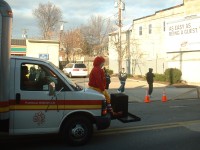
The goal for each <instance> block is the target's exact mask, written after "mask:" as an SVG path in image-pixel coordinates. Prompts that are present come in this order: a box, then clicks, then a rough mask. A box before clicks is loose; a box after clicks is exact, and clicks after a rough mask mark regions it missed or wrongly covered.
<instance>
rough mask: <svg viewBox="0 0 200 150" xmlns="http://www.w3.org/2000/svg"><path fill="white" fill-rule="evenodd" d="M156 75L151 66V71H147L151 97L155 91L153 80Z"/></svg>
mask: <svg viewBox="0 0 200 150" xmlns="http://www.w3.org/2000/svg"><path fill="white" fill-rule="evenodd" d="M154 77H155V75H154V74H153V69H152V68H149V72H147V73H146V80H147V83H148V85H149V90H148V94H149V96H150V97H151V94H152V92H153V82H154V79H153V78H154Z"/></svg>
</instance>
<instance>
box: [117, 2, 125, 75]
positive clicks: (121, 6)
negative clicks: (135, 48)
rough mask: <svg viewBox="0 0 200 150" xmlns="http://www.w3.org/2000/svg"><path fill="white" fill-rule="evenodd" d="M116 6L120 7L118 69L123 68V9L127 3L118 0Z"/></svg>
mask: <svg viewBox="0 0 200 150" xmlns="http://www.w3.org/2000/svg"><path fill="white" fill-rule="evenodd" d="M115 6H116V7H117V8H118V27H119V33H118V45H117V52H118V71H120V70H121V68H122V59H123V55H122V42H121V32H122V10H124V9H125V3H124V2H123V0H116V1H115Z"/></svg>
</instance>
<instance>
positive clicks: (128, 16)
mask: <svg viewBox="0 0 200 150" xmlns="http://www.w3.org/2000/svg"><path fill="white" fill-rule="evenodd" d="M5 1H6V2H8V3H9V4H10V6H11V8H12V11H13V32H12V38H22V32H23V30H24V29H27V31H28V37H38V36H39V34H40V32H39V29H38V26H37V21H36V18H35V17H34V16H33V15H32V11H33V9H35V8H38V5H39V3H42V4H46V3H47V2H51V3H53V4H55V5H56V6H57V7H59V8H60V9H61V11H62V14H63V20H64V21H67V23H65V26H64V27H65V30H67V29H72V28H75V27H78V26H80V25H82V24H87V22H88V20H89V18H90V17H91V16H95V15H100V16H102V17H103V18H110V19H111V20H116V21H117V19H118V18H117V17H118V16H117V13H118V9H117V8H115V7H114V2H115V0H5ZM123 1H124V3H125V10H124V11H123V22H122V23H123V25H128V24H131V23H132V20H133V19H137V18H140V17H144V16H147V15H151V14H154V13H155V11H159V10H162V9H165V8H169V7H173V6H176V5H179V4H182V3H183V0H123Z"/></svg>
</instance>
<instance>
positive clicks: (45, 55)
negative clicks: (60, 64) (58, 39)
mask: <svg viewBox="0 0 200 150" xmlns="http://www.w3.org/2000/svg"><path fill="white" fill-rule="evenodd" d="M39 58H40V59H45V60H49V54H39Z"/></svg>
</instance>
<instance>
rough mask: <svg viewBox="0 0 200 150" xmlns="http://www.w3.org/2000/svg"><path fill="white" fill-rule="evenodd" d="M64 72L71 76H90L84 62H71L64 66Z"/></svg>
mask: <svg viewBox="0 0 200 150" xmlns="http://www.w3.org/2000/svg"><path fill="white" fill-rule="evenodd" d="M63 72H64V73H65V74H66V75H67V76H69V77H70V78H72V77H87V76H88V69H87V67H86V65H85V64H83V63H69V64H67V65H66V66H65V67H64V69H63Z"/></svg>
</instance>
